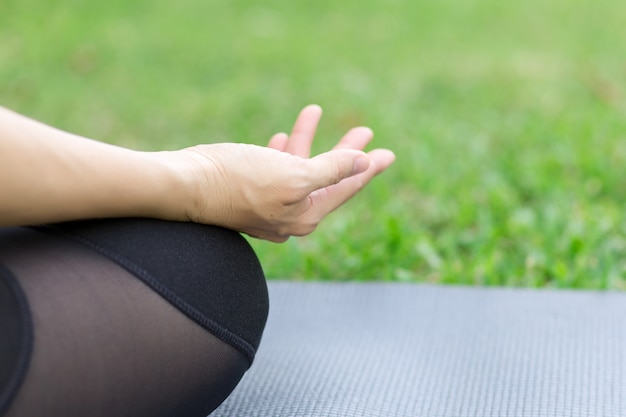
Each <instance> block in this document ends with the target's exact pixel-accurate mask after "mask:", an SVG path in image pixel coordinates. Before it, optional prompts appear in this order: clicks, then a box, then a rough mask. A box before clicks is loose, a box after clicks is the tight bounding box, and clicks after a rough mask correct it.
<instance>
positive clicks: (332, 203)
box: [307, 149, 395, 220]
mask: <svg viewBox="0 0 626 417" xmlns="http://www.w3.org/2000/svg"><path fill="white" fill-rule="evenodd" d="M367 157H368V159H369V161H370V163H369V166H368V168H367V169H366V170H365V171H362V172H361V173H360V174H356V175H353V176H349V177H346V178H345V179H344V180H343V181H341V182H339V183H336V184H334V185H332V186H329V187H326V188H324V189H319V190H318V191H315V192H313V193H311V195H310V198H309V201H308V204H310V207H309V208H308V213H307V215H308V216H313V217H314V218H317V219H319V220H321V219H322V218H324V217H325V216H326V215H327V214H329V213H330V212H332V211H334V210H335V209H337V208H338V207H339V206H341V205H342V204H344V203H345V202H346V201H348V200H349V199H350V198H352V197H353V196H354V195H355V194H356V193H358V192H359V191H360V190H361V189H362V188H363V187H364V186H366V185H367V184H368V183H369V182H370V181H371V180H372V179H373V178H374V177H375V176H376V175H378V174H380V173H381V172H383V171H384V170H386V169H387V168H388V167H389V166H390V165H391V164H392V163H393V161H394V160H395V155H394V153H393V152H391V151H389V150H387V149H376V150H373V151H371V152H369V153H368V154H367Z"/></svg>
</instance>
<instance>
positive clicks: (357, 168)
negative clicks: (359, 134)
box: [352, 156, 370, 175]
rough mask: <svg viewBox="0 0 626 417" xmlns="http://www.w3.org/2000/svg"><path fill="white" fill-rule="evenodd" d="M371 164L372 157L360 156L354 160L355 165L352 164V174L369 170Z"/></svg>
mask: <svg viewBox="0 0 626 417" xmlns="http://www.w3.org/2000/svg"><path fill="white" fill-rule="evenodd" d="M369 166H370V159H369V158H368V157H367V156H359V157H358V158H357V159H355V160H354V165H353V166H352V175H356V174H360V173H361V172H364V171H365V170H367V168H368V167H369Z"/></svg>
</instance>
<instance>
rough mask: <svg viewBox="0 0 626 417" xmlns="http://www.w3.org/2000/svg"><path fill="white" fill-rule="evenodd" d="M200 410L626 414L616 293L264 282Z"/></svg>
mask: <svg viewBox="0 0 626 417" xmlns="http://www.w3.org/2000/svg"><path fill="white" fill-rule="evenodd" d="M270 300H271V308H270V318H269V321H268V325H267V329H266V332H265V335H264V337H263V341H262V343H261V348H260V350H259V352H258V354H257V357H256V360H255V363H254V365H253V366H252V369H251V370H250V371H249V372H248V374H247V375H246V376H245V377H244V379H243V380H242V382H241V383H240V385H239V386H238V387H237V389H236V390H235V392H234V393H233V394H232V395H231V396H230V397H229V399H228V400H226V402H225V403H224V404H222V406H221V407H220V408H219V409H218V410H216V411H215V412H214V413H213V414H212V417H339V416H341V417H400V416H401V417H405V416H406V417H409V416H411V417H413V416H425V417H492V416H528V417H557V416H559V417H560V416H568V417H569V416H585V417H601V416H603V417H613V416H615V417H617V416H626V294H621V293H601V292H572V291H535V290H520V289H486V288H464V287H461V288H460V287H437V286H424V285H411V284H381V283H374V284H357V283H349V284H336V283H286V282H270Z"/></svg>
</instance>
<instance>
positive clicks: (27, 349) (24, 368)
mask: <svg viewBox="0 0 626 417" xmlns="http://www.w3.org/2000/svg"><path fill="white" fill-rule="evenodd" d="M0 279H3V280H4V281H5V282H6V283H7V284H8V287H9V290H10V291H11V292H12V293H13V296H14V297H15V300H16V301H17V305H18V309H19V315H20V319H21V321H22V322H23V324H24V332H23V334H22V335H21V338H22V340H21V346H24V349H23V350H22V351H21V352H20V355H19V358H18V363H17V367H16V368H15V371H14V373H13V375H12V376H11V379H10V380H9V383H8V389H6V390H5V391H4V392H1V393H0V416H2V415H3V414H4V413H5V412H6V411H7V410H8V409H9V407H10V406H11V403H12V402H13V400H14V398H15V396H16V395H17V393H18V392H19V390H20V388H21V387H22V383H23V382H24V378H25V377H26V373H27V372H28V368H29V366H30V361H31V357H32V353H33V339H34V336H33V319H32V314H31V311H30V307H29V305H28V300H27V298H26V294H24V290H23V289H22V287H21V285H20V284H19V282H18V281H17V279H16V278H15V276H14V275H13V273H12V272H11V271H10V270H9V269H8V268H6V267H5V266H4V265H2V264H0Z"/></svg>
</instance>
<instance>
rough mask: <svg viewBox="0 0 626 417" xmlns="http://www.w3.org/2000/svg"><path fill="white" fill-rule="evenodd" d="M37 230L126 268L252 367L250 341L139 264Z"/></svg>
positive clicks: (95, 246)
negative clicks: (186, 299) (241, 355)
mask: <svg viewBox="0 0 626 417" xmlns="http://www.w3.org/2000/svg"><path fill="white" fill-rule="evenodd" d="M34 229H35V230H40V231H44V232H46V231H51V232H53V233H54V234H55V235H61V236H63V237H66V238H69V239H71V240H74V241H76V242H78V243H81V244H83V245H85V246H87V247H89V248H91V249H93V250H95V251H96V252H97V253H99V254H100V255H103V256H105V257H106V258H108V259H110V260H111V261H113V262H115V263H116V264H118V265H119V266H121V267H122V268H124V269H126V270H127V271H129V272H130V273H132V274H133V275H135V276H136V277H137V278H139V279H140V280H141V281H143V282H144V283H145V284H147V285H148V286H149V287H151V288H152V289H153V290H154V291H156V292H157V293H158V294H159V295H161V296H162V297H163V298H165V299H166V300H167V301H169V302H170V303H172V304H173V305H174V306H175V307H176V308H177V309H179V310H180V311H181V312H182V313H183V314H185V315H186V316H187V317H189V318H190V319H192V320H193V321H195V322H196V323H198V324H199V325H201V326H202V327H204V328H205V329H206V330H208V331H209V332H210V333H211V334H213V335H215V336H217V337H218V338H219V339H221V340H222V341H224V342H226V343H228V344H230V345H231V346H233V347H234V348H236V349H237V350H239V351H240V352H242V353H243V354H244V355H245V356H246V358H247V359H248V362H249V364H252V362H253V360H254V356H255V349H254V347H253V346H252V345H251V344H250V343H248V342H247V341H246V340H244V339H243V338H241V337H240V336H239V335H237V334H236V333H233V332H232V331H230V330H228V329H226V328H225V327H223V326H221V325H220V324H218V323H217V322H216V321H214V320H212V319H210V318H208V317H206V316H205V315H204V314H202V313H200V312H199V311H198V310H197V309H195V308H194V307H193V306H191V305H189V304H188V303H187V302H186V301H185V300H183V299H182V298H180V297H179V296H178V295H176V293H174V292H173V291H171V290H170V289H168V288H167V287H166V286H164V285H163V284H161V283H160V282H159V281H158V280H157V279H155V278H154V277H153V276H152V275H151V274H150V273H149V272H148V271H146V270H145V269H143V268H141V267H140V266H138V265H137V264H136V263H134V262H133V261H131V260H130V259H128V258H126V257H124V256H123V255H121V254H119V253H117V252H115V251H113V250H111V249H108V248H106V247H105V246H103V245H100V244H98V243H96V242H94V241H92V240H90V239H88V238H86V237H84V236H80V235H77V234H74V233H70V232H67V231H64V230H61V229H59V228H57V227H54V226H51V225H45V226H36V227H34Z"/></svg>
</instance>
